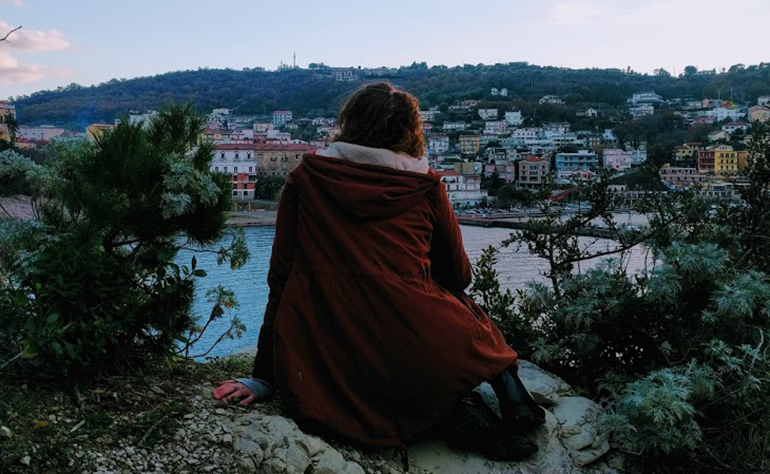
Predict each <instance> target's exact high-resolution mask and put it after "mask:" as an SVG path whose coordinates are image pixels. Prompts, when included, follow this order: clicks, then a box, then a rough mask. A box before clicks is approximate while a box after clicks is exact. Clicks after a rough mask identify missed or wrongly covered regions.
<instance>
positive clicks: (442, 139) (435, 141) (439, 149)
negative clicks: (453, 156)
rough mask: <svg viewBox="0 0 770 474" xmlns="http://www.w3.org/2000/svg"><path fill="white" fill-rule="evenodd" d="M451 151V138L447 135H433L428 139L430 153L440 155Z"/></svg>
mask: <svg viewBox="0 0 770 474" xmlns="http://www.w3.org/2000/svg"><path fill="white" fill-rule="evenodd" d="M448 151H449V137H448V136H446V135H431V136H429V137H428V152H429V153H432V154H435V155H438V154H441V153H446V152H448Z"/></svg>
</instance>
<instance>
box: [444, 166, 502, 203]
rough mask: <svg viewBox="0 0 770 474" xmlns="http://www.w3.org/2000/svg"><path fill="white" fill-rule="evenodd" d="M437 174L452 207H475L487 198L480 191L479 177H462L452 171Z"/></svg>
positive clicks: (482, 191) (484, 192)
mask: <svg viewBox="0 0 770 474" xmlns="http://www.w3.org/2000/svg"><path fill="white" fill-rule="evenodd" d="M438 174H439V176H441V181H442V182H443V183H444V186H446V191H447V196H448V197H449V202H450V203H452V206H455V207H459V206H477V205H479V204H481V203H482V202H483V201H485V200H487V199H488V198H489V196H488V194H487V191H486V190H482V189H481V176H479V175H463V174H460V173H458V172H457V171H454V170H451V171H439V172H438Z"/></svg>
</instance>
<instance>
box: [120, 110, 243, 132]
mask: <svg viewBox="0 0 770 474" xmlns="http://www.w3.org/2000/svg"><path fill="white" fill-rule="evenodd" d="M216 111H226V112H228V113H229V112H231V111H230V109H214V112H216ZM212 115H215V114H213V113H212ZM227 115H228V114H221V113H220V114H216V115H215V116H217V117H226V116H227ZM157 116H158V112H156V111H154V110H148V111H146V112H144V113H140V112H137V111H135V110H132V111H131V112H129V113H128V115H127V116H126V120H128V123H129V124H131V125H136V124H139V123H141V124H142V128H148V127H149V126H150V124H151V123H152V119H153V118H155V117H157ZM120 121H121V119H119V118H118V119H115V125H117V124H118V123H120Z"/></svg>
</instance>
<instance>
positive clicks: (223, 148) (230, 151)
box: [210, 143, 257, 199]
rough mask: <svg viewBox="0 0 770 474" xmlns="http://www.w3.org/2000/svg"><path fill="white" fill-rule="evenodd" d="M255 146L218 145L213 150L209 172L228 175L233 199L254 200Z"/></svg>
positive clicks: (255, 180) (255, 178) (255, 181)
mask: <svg viewBox="0 0 770 474" xmlns="http://www.w3.org/2000/svg"><path fill="white" fill-rule="evenodd" d="M256 149H257V146H256V145H254V144H251V143H249V144H233V143H228V144H220V145H217V146H216V148H215V149H214V159H213V160H211V165H210V168H211V171H213V172H216V173H224V174H227V175H230V181H231V183H232V185H233V197H234V198H238V199H254V189H255V188H256V183H257V157H256Z"/></svg>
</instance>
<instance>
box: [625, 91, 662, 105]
mask: <svg viewBox="0 0 770 474" xmlns="http://www.w3.org/2000/svg"><path fill="white" fill-rule="evenodd" d="M660 102H663V97H661V96H659V95H658V94H656V93H655V92H637V93H636V94H634V95H632V96H631V98H630V99H628V103H629V104H632V105H639V104H657V103H660Z"/></svg>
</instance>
